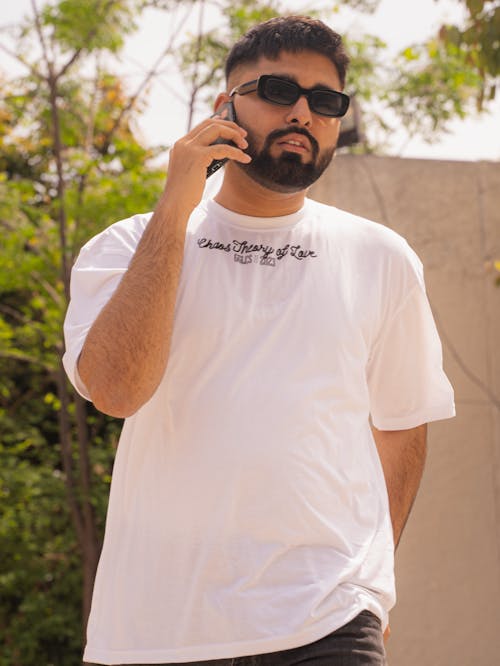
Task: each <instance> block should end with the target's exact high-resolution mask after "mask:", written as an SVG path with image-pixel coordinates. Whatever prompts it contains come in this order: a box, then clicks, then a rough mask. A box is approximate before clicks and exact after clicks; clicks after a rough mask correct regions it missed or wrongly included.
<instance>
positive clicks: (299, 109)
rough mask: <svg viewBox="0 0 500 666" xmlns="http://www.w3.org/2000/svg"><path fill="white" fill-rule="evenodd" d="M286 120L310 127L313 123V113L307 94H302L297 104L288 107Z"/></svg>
mask: <svg viewBox="0 0 500 666" xmlns="http://www.w3.org/2000/svg"><path fill="white" fill-rule="evenodd" d="M286 121H287V122H288V123H299V124H300V125H304V126H305V127H308V126H309V125H310V124H311V122H312V113H311V109H310V108H309V102H308V101H307V98H306V96H305V95H301V96H300V97H299V99H298V100H297V101H296V102H295V104H292V106H291V107H290V108H289V109H288V111H287V114H286Z"/></svg>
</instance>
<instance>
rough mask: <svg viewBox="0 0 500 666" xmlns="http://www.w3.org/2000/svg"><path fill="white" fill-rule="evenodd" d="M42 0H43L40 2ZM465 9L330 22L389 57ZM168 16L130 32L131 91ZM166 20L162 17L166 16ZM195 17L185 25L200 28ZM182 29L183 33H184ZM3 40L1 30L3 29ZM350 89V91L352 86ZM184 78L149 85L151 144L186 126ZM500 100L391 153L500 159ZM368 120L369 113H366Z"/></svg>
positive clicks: (146, 121) (7, 5)
mask: <svg viewBox="0 0 500 666" xmlns="http://www.w3.org/2000/svg"><path fill="white" fill-rule="evenodd" d="M42 4H43V3H42V0H38V5H39V6H41V5H42ZM303 4H304V3H303V2H300V3H299V2H298V0H288V2H287V3H286V6H287V8H288V7H290V10H294V9H295V8H297V7H299V6H301V5H302V6H303ZM0 8H1V10H2V11H1V12H0V28H1V27H2V26H5V25H9V24H13V23H16V22H17V21H18V20H19V19H20V18H21V17H22V16H23V15H25V14H27V13H28V14H31V0H16V1H15V2H12V1H11V0H0ZM460 16H461V9H460V6H459V4H458V3H457V2H456V0H418V2H416V1H415V0H381V2H380V5H379V8H378V10H377V12H376V13H375V14H374V15H365V14H363V15H361V14H360V13H359V12H358V13H354V12H350V11H343V12H341V13H340V14H339V15H337V17H336V18H335V21H329V24H330V25H331V26H332V27H333V28H334V29H336V30H338V31H339V32H340V33H341V34H349V35H350V36H353V35H355V34H362V33H363V32H366V33H371V34H376V35H378V36H379V37H381V38H382V39H383V40H384V41H385V42H386V43H387V44H388V47H389V52H388V57H391V55H395V54H396V53H397V52H398V51H399V50H400V49H401V48H403V47H406V46H408V45H410V44H412V43H416V42H421V41H424V40H425V39H426V38H428V37H430V36H432V35H433V34H435V33H436V31H437V29H438V28H439V26H440V25H441V24H442V23H443V22H454V21H460ZM163 17H164V15H162V14H161V13H156V12H154V11H149V12H145V13H144V15H143V18H142V19H141V20H140V23H139V30H138V31H137V32H136V33H135V34H134V35H132V36H130V37H128V38H127V40H126V43H125V49H124V52H123V54H122V56H121V59H120V64H119V67H120V69H121V73H122V74H123V75H125V77H126V80H127V81H128V83H129V85H130V88H131V90H133V89H134V88H135V86H136V85H137V83H138V82H139V81H140V80H141V79H142V77H143V76H144V72H145V71H147V70H148V68H149V67H151V65H152V64H153V63H154V61H155V60H156V58H157V57H158V55H159V53H160V52H161V50H162V48H163V46H162V45H163V43H164V41H165V28H166V26H165V25H164V18H163ZM162 19H163V20H162ZM205 20H206V23H207V25H210V26H211V27H212V26H215V25H216V23H217V15H216V14H215V13H208V14H206V15H205ZM193 22H194V23H196V17H195V16H193V17H192V19H190V22H189V24H188V26H187V27H185V28H183V30H189V29H190V28H191V29H192V30H194V29H195V25H193ZM182 34H183V33H182V32H180V33H179V38H180V39H181V38H182ZM0 39H2V33H1V32H0ZM0 69H3V70H4V72H9V73H10V75H12V76H15V74H16V71H17V70H16V68H15V66H14V63H13V62H12V60H11V59H10V58H9V57H8V56H6V55H5V54H2V53H1V52H0ZM347 92H348V90H347ZM185 94H186V93H185V88H184V87H183V81H182V79H181V78H180V77H179V76H172V75H170V76H167V75H166V74H164V75H163V76H161V77H159V78H158V79H156V80H155V82H154V83H153V84H152V86H151V87H150V90H149V94H148V98H147V100H148V104H147V108H146V111H145V113H144V115H143V117H142V119H141V120H140V123H139V128H138V129H139V131H140V133H141V135H142V136H143V139H144V140H145V141H146V143H148V144H150V145H158V144H163V145H171V144H172V143H174V142H175V141H176V140H177V139H178V138H180V137H181V136H182V135H183V134H184V133H185V131H186V127H187V106H186V104H185V102H183V101H182V97H183V95H184V96H185ZM206 114H207V110H206V107H204V108H202V109H200V110H199V111H198V113H197V114H196V115H195V121H201V120H202V119H203V117H204V116H205V115H206ZM499 121H500V100H497V102H495V107H494V110H493V113H490V114H483V115H481V116H479V117H472V116H471V117H469V118H467V119H466V120H463V121H460V120H457V121H455V122H453V123H452V125H451V127H450V129H451V131H450V133H449V134H447V135H445V136H444V137H442V138H441V139H440V140H439V141H437V142H436V143H433V144H431V145H429V144H427V143H425V142H423V141H422V140H421V139H419V138H418V137H414V138H411V139H408V137H407V136H406V135H405V134H403V133H401V134H400V135H399V134H397V133H396V134H395V135H393V137H392V140H391V149H390V152H391V154H394V155H397V156H399V157H407V158H422V159H445V160H499V159H500V132H499V131H498V128H499V126H500V122H499ZM364 122H365V124H367V123H369V118H367V117H364Z"/></svg>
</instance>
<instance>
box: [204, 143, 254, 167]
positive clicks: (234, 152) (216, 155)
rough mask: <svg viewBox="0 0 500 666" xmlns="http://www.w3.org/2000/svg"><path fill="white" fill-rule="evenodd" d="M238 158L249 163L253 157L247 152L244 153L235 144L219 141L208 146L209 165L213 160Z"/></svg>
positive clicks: (239, 160)
mask: <svg viewBox="0 0 500 666" xmlns="http://www.w3.org/2000/svg"><path fill="white" fill-rule="evenodd" d="M224 159H228V160H236V161H237V162H243V163H244V164H248V163H249V162H251V161H252V158H251V157H250V155H248V154H247V153H244V152H243V151H242V150H240V149H239V148H236V147H235V146H230V145H228V144H227V143H217V144H214V145H211V146H209V147H208V150H207V166H208V165H209V164H210V162H211V161H212V160H224Z"/></svg>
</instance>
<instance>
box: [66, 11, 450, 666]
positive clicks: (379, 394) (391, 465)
mask: <svg viewBox="0 0 500 666" xmlns="http://www.w3.org/2000/svg"><path fill="white" fill-rule="evenodd" d="M346 66H347V56H346V54H345V52H344V49H343V46H342V43H341V40H340V37H339V36H338V35H337V34H336V33H334V32H333V31H331V30H330V29H329V28H328V27H326V26H325V25H324V24H322V23H321V22H320V21H317V20H312V19H309V18H304V17H288V18H277V19H273V20H271V21H269V22H266V23H264V24H261V25H258V26H256V27H255V28H253V29H252V30H251V31H250V32H249V33H248V34H247V35H246V36H245V37H243V38H242V39H241V40H240V41H239V42H238V43H237V44H236V45H235V46H234V47H233V49H232V51H231V53H230V54H229V57H228V60H227V65H226V74H227V91H226V92H224V93H222V94H220V95H219V97H218V98H217V100H216V104H215V108H216V110H218V111H219V114H218V115H216V116H215V117H214V118H211V119H208V120H206V121H204V122H202V123H201V124H200V125H198V126H197V127H196V128H195V129H193V130H192V131H191V132H189V134H187V136H185V137H184V138H182V139H181V140H179V141H178V142H177V143H176V144H175V146H174V147H173V149H172V151H171V157H170V165H169V170H168V179H167V183H166V186H165V190H164V193H163V195H162V197H161V198H160V201H159V202H158V205H157V207H156V210H155V212H154V214H152V215H151V214H149V215H137V216H135V217H133V218H131V219H128V220H125V221H122V222H118V223H117V224H114V225H112V226H111V227H109V228H108V229H106V230H105V231H104V232H103V233H101V234H100V235H98V236H97V237H96V238H94V239H93V240H91V241H90V242H89V243H88V244H87V245H86V246H85V247H84V248H83V250H82V251H81V253H80V256H79V258H78V260H77V262H76V265H75V267H74V270H73V278H72V301H71V305H70V308H69V311H68V315H67V320H66V342H67V352H66V356H65V365H66V369H67V371H68V374H69V376H70V377H71V379H72V381H73V382H74V384H75V386H76V387H77V388H78V390H79V391H80V392H81V393H82V394H83V395H84V396H86V397H87V398H89V399H91V400H92V401H93V402H94V404H95V405H96V407H97V408H98V409H100V410H102V411H103V412H105V413H108V414H111V415H114V416H118V417H125V418H126V420H125V424H124V428H123V432H122V436H121V440H120V444H119V447H118V452H117V457H116V463H115V468H114V474H113V483H112V490H111V497H110V504H109V511H108V519H107V527H106V537H105V541H104V547H103V552H102V555H101V560H100V564H99V569H98V573H97V578H96V585H95V590H94V598H93V604H92V612H91V617H90V621H89V627H88V643H87V648H86V652H85V658H86V659H87V660H88V661H92V662H96V663H101V664H133V663H141V664H157V663H162V664H167V663H169V664H171V663H183V662H200V661H213V660H215V664H216V666H219V664H221V663H223V664H225V665H227V666H231V665H232V664H233V663H234V661H235V659H238V662H239V663H240V662H241V663H242V664H243V663H245V662H248V666H250V663H252V664H254V663H258V664H259V666H262V665H263V664H266V666H267V665H269V666H275V665H276V666H277V665H278V664H280V665H281V664H283V666H288V665H289V664H295V663H298V662H302V663H308V662H309V661H316V660H322V661H323V663H324V664H332V665H336V664H337V665H340V664H342V665H361V664H372V665H375V664H383V663H384V660H385V657H384V647H383V640H382V633H383V631H384V630H385V628H386V626H387V622H388V611H389V610H390V608H391V607H392V605H393V604H394V581H393V551H394V545H395V544H397V542H398V540H399V537H400V535H401V531H402V529H403V526H404V523H405V521H406V519H407V516H408V513H409V511H410V508H411V504H412V502H413V499H414V497H415V493H416V491H417V487H418V484H419V480H420V477H421V473H422V469H423V464H424V458H425V446H426V444H425V440H426V425H425V424H426V423H427V422H428V421H431V420H436V419H441V418H448V417H451V416H453V414H454V406H453V394H452V390H451V387H450V385H449V382H448V380H447V379H446V376H445V375H444V373H443V371H442V367H441V366H442V360H441V346H440V342H439V339H438V336H437V333H436V330H435V326H434V322H433V320H432V316H431V313H430V309H429V305H428V303H427V299H426V296H425V289H424V283H423V277H422V268H421V264H420V261H419V260H418V258H417V257H416V256H415V254H414V253H413V251H412V250H411V249H410V248H409V247H408V245H407V244H406V242H405V241H404V240H403V239H402V238H401V237H400V236H398V235H397V234H395V233H394V232H392V231H390V230H389V229H386V228H385V227H383V226H381V225H379V224H375V223H373V222H369V221H367V220H363V219H360V218H357V217H354V216H352V215H349V214H347V213H345V212H342V211H339V210H337V209H334V208H331V207H328V206H324V205H320V204H318V203H315V202H313V201H310V200H307V199H306V198H305V196H306V192H307V188H308V187H309V186H310V185H311V183H312V182H314V180H316V179H317V178H318V177H319V175H320V174H321V173H322V171H323V170H324V169H325V168H326V166H327V165H328V164H329V162H330V160H331V158H332V156H333V153H334V150H335V146H336V143H337V139H338V134H339V125H340V117H341V116H342V114H343V113H345V111H346V109H347V104H348V101H347V99H346V97H345V96H344V95H343V93H342V92H340V91H341V90H342V89H343V86H344V79H345V71H346ZM229 103H231V104H232V106H231V104H229ZM233 111H234V114H235V115H234V116H231V115H230V114H231V112H233ZM229 117H233V118H234V120H230V119H229ZM221 140H224V141H229V142H231V143H230V144H228V143H221V142H220V141H221ZM224 159H227V160H228V162H227V166H226V168H225V174H224V180H223V184H222V187H221V189H220V191H219V193H218V194H217V195H216V197H215V199H214V200H203V201H202V196H203V191H204V186H205V177H206V170H207V168H208V167H209V166H210V165H211V164H212V162H213V160H224ZM370 418H371V422H372V424H373V427H371V426H370V420H369V419H370ZM384 477H385V478H384Z"/></svg>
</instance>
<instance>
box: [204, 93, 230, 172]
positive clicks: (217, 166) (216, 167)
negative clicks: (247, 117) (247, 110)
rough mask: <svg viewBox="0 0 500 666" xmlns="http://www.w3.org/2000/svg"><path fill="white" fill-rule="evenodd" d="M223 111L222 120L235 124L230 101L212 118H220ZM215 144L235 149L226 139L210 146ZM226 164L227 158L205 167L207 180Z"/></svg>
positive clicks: (214, 161) (218, 140)
mask: <svg viewBox="0 0 500 666" xmlns="http://www.w3.org/2000/svg"><path fill="white" fill-rule="evenodd" d="M224 110H226V115H225V116H224V120H231V121H232V122H236V113H235V111H234V105H233V103H232V101H231V100H229V102H226V103H225V104H223V105H222V106H221V107H220V109H218V110H217V113H214V115H213V116H212V118H214V117H215V116H220V115H221V113H223V111H224ZM216 143H227V144H228V145H229V146H235V147H236V144H235V143H234V142H233V141H229V140H228V139H222V138H220V139H217V141H214V142H213V144H211V145H215V144H216ZM226 162H227V157H226V158H224V159H223V160H213V162H212V163H211V164H210V166H209V167H207V178H209V177H210V176H211V175H212V174H214V173H215V172H216V171H218V170H219V169H220V168H221V166H224V164H225V163H226Z"/></svg>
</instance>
